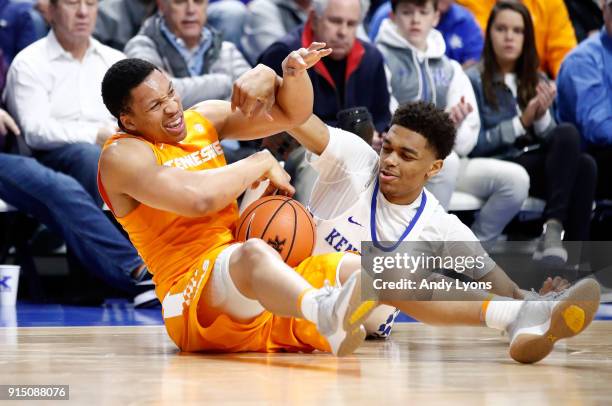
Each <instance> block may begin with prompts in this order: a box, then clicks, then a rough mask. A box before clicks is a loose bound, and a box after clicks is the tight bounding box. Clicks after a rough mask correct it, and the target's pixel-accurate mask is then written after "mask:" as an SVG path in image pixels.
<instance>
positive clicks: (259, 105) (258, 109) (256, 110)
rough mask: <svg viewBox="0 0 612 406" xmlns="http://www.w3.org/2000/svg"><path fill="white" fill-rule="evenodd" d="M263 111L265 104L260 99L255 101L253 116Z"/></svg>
mask: <svg viewBox="0 0 612 406" xmlns="http://www.w3.org/2000/svg"><path fill="white" fill-rule="evenodd" d="M263 111H264V104H263V103H262V102H261V101H260V100H257V102H256V103H255V107H254V108H253V111H251V116H252V117H257V116H259V115H260V114H261V115H263Z"/></svg>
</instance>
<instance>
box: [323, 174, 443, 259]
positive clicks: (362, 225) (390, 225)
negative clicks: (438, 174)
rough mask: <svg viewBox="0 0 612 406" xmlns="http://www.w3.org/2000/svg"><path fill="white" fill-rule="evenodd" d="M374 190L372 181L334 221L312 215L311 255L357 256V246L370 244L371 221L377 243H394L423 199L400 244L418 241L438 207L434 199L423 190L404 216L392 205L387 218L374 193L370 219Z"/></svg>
mask: <svg viewBox="0 0 612 406" xmlns="http://www.w3.org/2000/svg"><path fill="white" fill-rule="evenodd" d="M375 186H376V184H375V181H373V182H372V184H371V185H370V186H369V187H368V188H367V189H366V190H364V191H363V192H362V193H361V194H360V196H359V198H358V199H357V201H356V202H355V204H353V205H352V206H351V207H349V208H348V209H347V210H345V211H344V212H342V213H341V214H340V215H338V216H336V217H334V218H331V219H321V218H317V217H316V214H315V223H316V225H317V238H316V244H315V249H314V254H315V255H316V254H325V253H329V252H345V251H357V252H359V253H361V242H362V241H373V240H374V238H373V237H374V236H373V235H372V234H373V230H372V224H371V219H372V218H374V219H375V222H376V224H375V230H376V239H377V240H378V241H387V242H398V241H399V239H400V238H401V236H402V234H403V232H404V231H405V229H406V227H407V226H408V225H409V223H410V222H411V220H412V219H413V216H414V215H415V213H417V210H416V208H417V207H419V206H420V204H421V201H422V199H423V195H425V196H426V197H425V199H426V204H425V207H424V209H423V212H422V213H421V214H420V217H419V218H418V220H417V222H416V223H415V224H414V226H413V228H412V230H411V231H410V233H409V234H408V235H407V236H406V237H405V238H404V241H418V240H422V239H421V236H420V234H421V231H422V230H423V227H424V225H425V224H426V223H427V222H428V220H429V218H430V217H431V214H432V213H433V212H434V211H436V209H437V208H438V207H439V203H438V201H437V200H436V198H435V197H434V196H433V195H432V194H431V193H429V192H427V191H426V190H424V191H423V192H422V193H421V195H420V197H419V198H417V200H416V201H415V202H414V203H413V204H411V205H406V206H404V209H403V211H404V213H402V212H401V209H400V211H398V210H397V208H399V207H400V206H397V205H393V206H395V207H394V208H393V209H392V210H393V211H394V212H395V213H393V214H395V216H393V218H387V217H391V216H390V215H389V211H388V210H386V209H389V206H390V203H388V202H387V201H386V199H385V198H384V196H382V193H377V196H376V199H377V202H376V204H375V206H376V213H375V215H374V216H372V209H373V206H374V204H373V202H372V195H373V193H374V190H375ZM315 213H316V210H315ZM402 214H403V216H402Z"/></svg>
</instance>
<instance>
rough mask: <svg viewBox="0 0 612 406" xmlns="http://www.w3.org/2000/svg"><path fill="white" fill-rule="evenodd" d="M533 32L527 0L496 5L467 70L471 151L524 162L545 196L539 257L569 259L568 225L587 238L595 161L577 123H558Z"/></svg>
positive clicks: (572, 233) (534, 187) (572, 236)
mask: <svg viewBox="0 0 612 406" xmlns="http://www.w3.org/2000/svg"><path fill="white" fill-rule="evenodd" d="M533 35H534V32H533V23H532V21H531V17H530V15H529V11H528V10H527V8H526V7H525V6H524V5H523V4H521V3H520V2H516V1H500V2H498V3H497V4H496V5H495V7H494V8H493V11H492V12H491V16H490V17H489V22H488V26H487V32H486V35H485V50H484V54H483V61H482V64H481V65H478V66H474V67H472V68H471V69H470V70H469V71H468V76H469V77H470V79H471V81H472V85H473V86H474V90H475V91H476V98H477V100H478V108H479V110H480V118H481V122H482V130H481V132H480V136H479V138H478V144H477V145H476V147H475V148H474V151H473V152H472V155H474V156H499V157H503V158H505V159H509V160H511V161H514V162H517V163H519V164H521V165H522V166H523V167H525V169H526V170H527V172H528V173H529V176H530V177H531V189H530V194H531V195H533V196H536V197H539V198H543V199H545V200H546V208H545V210H544V220H545V224H544V230H543V233H542V236H541V238H540V241H539V244H538V248H537V251H536V253H535V257H536V258H538V257H542V258H546V259H550V260H554V261H563V262H564V261H566V260H567V252H566V251H565V249H564V247H563V245H562V243H561V241H562V240H563V238H564V233H565V238H566V239H568V240H572V241H587V240H589V225H590V220H591V211H592V205H593V199H594V194H595V182H596V180H595V179H596V176H597V168H596V166H595V162H594V161H593V159H592V158H591V157H590V156H588V155H587V154H585V153H581V150H580V135H579V134H578V131H577V130H576V128H575V127H574V126H573V125H571V124H561V125H557V124H556V122H555V121H554V119H553V117H552V114H551V110H550V107H551V105H552V103H553V101H554V98H555V94H556V87H555V85H554V83H553V82H549V81H548V80H547V79H546V78H545V77H543V75H539V73H538V66H539V61H538V55H537V52H536V49H535V46H534V41H533Z"/></svg>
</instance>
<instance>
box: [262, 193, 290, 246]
mask: <svg viewBox="0 0 612 406" xmlns="http://www.w3.org/2000/svg"><path fill="white" fill-rule="evenodd" d="M282 200H284V201H283V203H282V204H281V205H280V206H278V208H277V209H276V210H275V211H274V213H272V215H271V216H270V217H269V218H268V223H267V224H266V226H265V227H264V229H263V231H262V232H261V239H262V240H264V241H266V233H267V232H268V228H270V224H271V223H272V220H274V218H275V217H276V215H277V214H278V213H279V212H280V211H281V210H282V208H283V207H284V206H285V205H286V204H288V203H289V202H290V200H289V199H286V200H285V199H282ZM289 205H291V204H289ZM279 254H280V253H279Z"/></svg>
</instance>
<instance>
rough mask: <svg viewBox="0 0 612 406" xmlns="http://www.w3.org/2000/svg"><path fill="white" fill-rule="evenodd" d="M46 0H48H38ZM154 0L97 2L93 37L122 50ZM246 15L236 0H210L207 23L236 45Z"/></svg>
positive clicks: (154, 4)
mask: <svg viewBox="0 0 612 406" xmlns="http://www.w3.org/2000/svg"><path fill="white" fill-rule="evenodd" d="M38 1H39V2H40V1H48V0H38ZM157 3H158V1H157V0H104V1H102V2H100V9H99V11H98V20H97V22H96V29H95V31H94V34H93V35H94V37H95V38H96V39H98V40H99V41H100V42H102V43H103V44H105V45H108V46H110V47H113V48H115V49H117V50H119V51H123V49H124V48H125V45H126V44H127V43H128V41H129V40H130V39H131V38H132V37H134V36H135V35H136V34H138V31H139V30H140V27H141V26H142V24H143V23H144V21H145V20H146V19H147V18H149V17H150V16H151V15H152V14H153V13H154V12H155V11H156V10H157ZM245 19H246V6H244V4H242V2H239V1H238V0H221V1H214V2H213V1H211V4H209V6H208V23H209V24H210V25H211V26H212V27H214V28H215V29H216V30H217V31H220V32H222V33H223V39H224V40H226V41H231V42H233V43H234V44H235V45H236V46H238V42H239V41H240V37H241V36H242V27H243V26H244V21H245Z"/></svg>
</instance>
